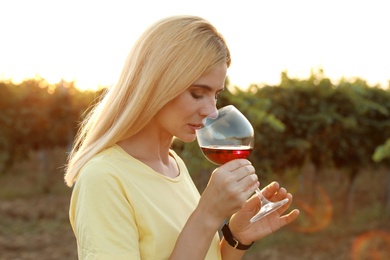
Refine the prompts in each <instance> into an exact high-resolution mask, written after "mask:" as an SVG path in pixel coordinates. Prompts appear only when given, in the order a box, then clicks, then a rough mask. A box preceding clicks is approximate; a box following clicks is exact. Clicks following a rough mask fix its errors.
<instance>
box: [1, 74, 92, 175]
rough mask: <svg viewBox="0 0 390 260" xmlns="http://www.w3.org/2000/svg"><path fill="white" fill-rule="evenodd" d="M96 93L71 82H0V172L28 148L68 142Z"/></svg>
mask: <svg viewBox="0 0 390 260" xmlns="http://www.w3.org/2000/svg"><path fill="white" fill-rule="evenodd" d="M95 96H96V93H93V92H80V91H79V90H77V89H76V88H75V86H74V84H73V82H64V81H61V82H59V83H58V84H54V85H50V84H48V83H47V82H46V81H45V80H44V79H41V78H35V79H28V80H25V81H23V82H21V83H20V84H14V83H12V82H0V170H1V171H0V172H2V171H5V170H7V169H8V168H9V167H10V166H11V165H12V164H13V163H14V162H15V161H16V160H20V159H23V158H26V157H27V155H28V152H29V151H31V150H39V149H47V148H54V147H66V146H69V145H71V143H72V140H73V137H74V135H75V133H76V131H77V121H78V119H79V118H80V116H81V113H82V112H83V111H85V110H86V109H87V107H88V106H89V105H90V104H91V102H92V100H93V98H94V97H95Z"/></svg>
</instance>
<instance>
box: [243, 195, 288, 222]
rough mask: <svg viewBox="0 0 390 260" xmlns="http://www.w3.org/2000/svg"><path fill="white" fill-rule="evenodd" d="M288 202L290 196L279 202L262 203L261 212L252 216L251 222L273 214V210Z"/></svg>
mask: <svg viewBox="0 0 390 260" xmlns="http://www.w3.org/2000/svg"><path fill="white" fill-rule="evenodd" d="M287 202H288V198H285V199H284V200H281V201H278V202H269V203H267V204H265V205H261V209H260V210H259V212H258V213H257V214H256V215H254V216H253V217H252V218H251V220H250V222H251V223H253V222H255V221H257V220H259V219H261V218H262V217H265V216H267V215H268V214H271V213H272V212H274V211H275V210H277V209H278V208H280V207H281V206H283V205H284V204H286V203H287Z"/></svg>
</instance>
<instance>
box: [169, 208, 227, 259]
mask: <svg viewBox="0 0 390 260" xmlns="http://www.w3.org/2000/svg"><path fill="white" fill-rule="evenodd" d="M221 223H222V221H219V220H217V219H213V217H210V216H209V215H207V214H205V213H204V212H202V211H201V210H199V209H196V210H195V211H194V212H193V213H192V214H191V216H190V218H189V219H188V221H187V223H186V224H185V226H184V228H183V230H182V232H181V233H180V235H179V237H178V239H177V241H176V245H175V248H174V250H173V252H172V254H171V256H170V258H169V259H170V260H174V259H180V260H182V259H186V260H192V259H205V256H206V254H207V252H208V250H209V248H210V245H211V243H212V240H213V238H214V236H215V234H216V232H217V231H218V229H219V227H220V224H221Z"/></svg>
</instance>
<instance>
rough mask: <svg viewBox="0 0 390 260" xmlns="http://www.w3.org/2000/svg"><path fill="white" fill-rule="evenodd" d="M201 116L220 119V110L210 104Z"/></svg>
mask: <svg viewBox="0 0 390 260" xmlns="http://www.w3.org/2000/svg"><path fill="white" fill-rule="evenodd" d="M201 114H202V116H204V117H205V118H210V119H216V118H217V117H218V109H217V107H216V105H215V104H209V105H207V107H206V108H204V109H203V111H202V113H201Z"/></svg>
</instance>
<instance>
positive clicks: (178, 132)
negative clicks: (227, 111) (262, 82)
mask: <svg viewBox="0 0 390 260" xmlns="http://www.w3.org/2000/svg"><path fill="white" fill-rule="evenodd" d="M226 73H227V66H226V64H221V65H217V66H215V67H213V68H212V69H210V70H209V71H207V72H206V73H204V74H203V75H202V76H200V77H199V78H198V79H197V80H196V81H195V82H194V83H193V84H192V85H191V86H190V87H189V88H187V89H186V90H185V91H184V92H183V93H181V94H180V95H179V96H178V97H176V98H174V99H173V100H172V101H170V102H169V103H168V104H166V105H165V106H164V107H163V108H162V109H161V110H160V111H159V112H158V113H157V115H156V117H155V120H156V122H157V124H158V126H159V127H160V128H161V131H162V132H165V133H166V134H167V135H168V136H170V138H172V137H173V136H175V137H177V138H179V139H180V140H182V141H184V142H192V141H194V140H195V137H196V134H195V130H196V129H198V128H201V127H202V125H203V124H202V121H203V119H204V118H206V117H207V116H208V115H211V114H213V113H215V112H216V111H217V108H216V103H217V97H218V94H219V93H220V92H221V91H222V90H223V89H224V83H225V78H226Z"/></svg>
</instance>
